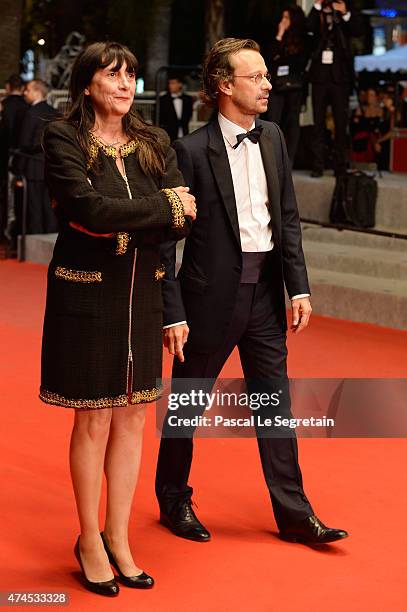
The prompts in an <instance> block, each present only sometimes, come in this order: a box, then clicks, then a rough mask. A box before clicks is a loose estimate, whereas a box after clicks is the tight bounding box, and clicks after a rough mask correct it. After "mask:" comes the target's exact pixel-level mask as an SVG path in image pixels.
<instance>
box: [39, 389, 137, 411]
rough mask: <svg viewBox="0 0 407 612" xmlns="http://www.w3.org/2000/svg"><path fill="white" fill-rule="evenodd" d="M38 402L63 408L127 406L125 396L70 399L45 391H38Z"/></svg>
mask: <svg viewBox="0 0 407 612" xmlns="http://www.w3.org/2000/svg"><path fill="white" fill-rule="evenodd" d="M40 400H42V401H43V402H45V403H46V404H54V406H64V407H65V408H91V409H95V408H112V407H113V406H127V404H128V401H127V395H117V396H116V397H101V398H99V399H70V398H68V397H64V396H63V395H59V393H54V392H53V391H47V389H40Z"/></svg>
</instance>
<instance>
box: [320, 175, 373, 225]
mask: <svg viewBox="0 0 407 612" xmlns="http://www.w3.org/2000/svg"><path fill="white" fill-rule="evenodd" d="M376 200H377V181H376V179H375V178H374V177H372V176H369V175H368V174H366V173H365V172H362V171H360V170H359V171H356V172H354V171H351V172H347V173H346V174H344V175H342V176H338V177H337V179H336V185H335V189H334V193H333V196H332V202H331V210H330V213H329V219H330V221H331V223H335V224H340V225H352V226H354V227H374V224H375V217H376Z"/></svg>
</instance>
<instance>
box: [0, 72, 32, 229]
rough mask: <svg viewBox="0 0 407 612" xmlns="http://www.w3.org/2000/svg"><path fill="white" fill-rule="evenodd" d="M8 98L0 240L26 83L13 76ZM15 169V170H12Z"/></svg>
mask: <svg viewBox="0 0 407 612" xmlns="http://www.w3.org/2000/svg"><path fill="white" fill-rule="evenodd" d="M5 88H6V97H5V98H4V100H2V101H1V119H0V240H1V239H2V237H3V234H4V230H5V228H6V225H7V200H8V196H7V189H8V185H7V172H8V165H9V159H10V151H12V150H13V149H15V148H16V147H17V144H18V140H19V136H20V130H21V125H22V123H23V119H24V115H25V112H26V111H27V109H28V105H27V103H26V102H25V100H24V97H23V90H24V81H23V80H22V78H21V77H20V76H19V75H18V74H12V75H11V76H10V77H9V78H8V79H7V81H6V83H5ZM12 169H13V168H12Z"/></svg>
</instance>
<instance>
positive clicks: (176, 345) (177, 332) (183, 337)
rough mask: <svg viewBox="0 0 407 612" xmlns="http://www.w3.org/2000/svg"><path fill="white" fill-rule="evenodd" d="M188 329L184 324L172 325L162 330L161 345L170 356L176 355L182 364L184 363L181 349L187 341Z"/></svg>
mask: <svg viewBox="0 0 407 612" xmlns="http://www.w3.org/2000/svg"><path fill="white" fill-rule="evenodd" d="M188 334H189V327H188V325H187V324H186V323H183V324H182V325H173V327H167V328H166V329H164V330H163V344H164V346H165V347H166V348H167V349H168V352H169V354H170V355H176V356H177V357H178V359H179V360H180V361H181V362H182V363H183V362H184V361H185V357H184V353H183V348H184V344H185V342H186V341H187V340H188Z"/></svg>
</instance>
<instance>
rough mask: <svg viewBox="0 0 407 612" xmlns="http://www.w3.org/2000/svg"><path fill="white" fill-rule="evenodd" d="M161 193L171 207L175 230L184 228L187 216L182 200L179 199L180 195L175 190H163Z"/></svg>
mask: <svg viewBox="0 0 407 612" xmlns="http://www.w3.org/2000/svg"><path fill="white" fill-rule="evenodd" d="M161 191H162V192H163V193H164V194H165V195H166V196H167V199H168V201H169V203H170V206H171V212H172V227H173V228H175V229H178V228H181V227H184V225H185V216H184V207H183V205H182V202H181V198H179V197H178V194H177V192H176V191H174V189H161Z"/></svg>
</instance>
